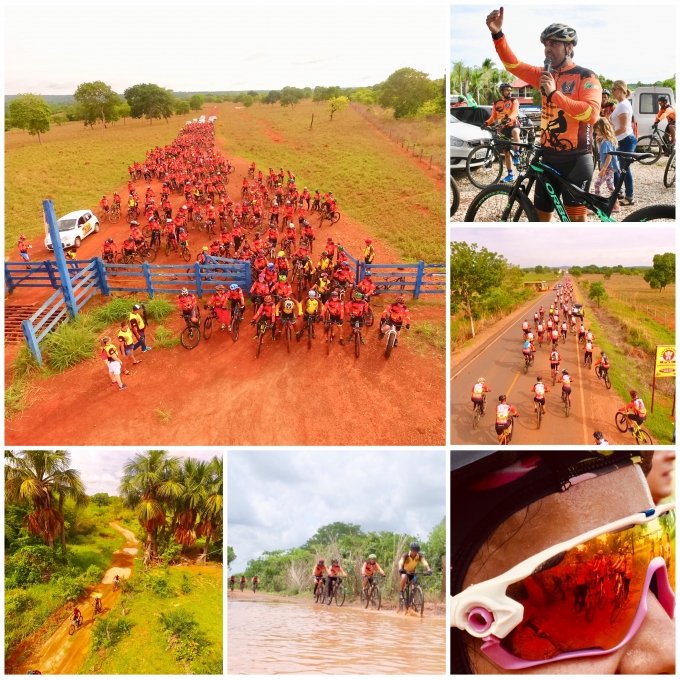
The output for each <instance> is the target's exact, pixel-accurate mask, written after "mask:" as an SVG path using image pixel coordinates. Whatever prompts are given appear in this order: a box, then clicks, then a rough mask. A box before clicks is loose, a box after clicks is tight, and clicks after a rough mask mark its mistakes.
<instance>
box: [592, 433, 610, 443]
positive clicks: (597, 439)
mask: <svg viewBox="0 0 680 680" xmlns="http://www.w3.org/2000/svg"><path fill="white" fill-rule="evenodd" d="M593 437H594V438H595V443H596V444H597V445H598V446H609V442H608V441H607V440H606V439H605V438H604V435H603V434H602V432H600V431H599V430H596V431H595V432H593Z"/></svg>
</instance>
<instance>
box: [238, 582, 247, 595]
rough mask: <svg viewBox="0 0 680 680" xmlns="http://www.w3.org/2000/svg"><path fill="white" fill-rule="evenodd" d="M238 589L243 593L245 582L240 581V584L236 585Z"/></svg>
mask: <svg viewBox="0 0 680 680" xmlns="http://www.w3.org/2000/svg"><path fill="white" fill-rule="evenodd" d="M238 587H239V588H240V589H241V592H243V591H244V590H245V589H246V582H245V581H241V582H240V583H239V584H238Z"/></svg>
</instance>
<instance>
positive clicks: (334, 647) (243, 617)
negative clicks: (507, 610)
mask: <svg viewBox="0 0 680 680" xmlns="http://www.w3.org/2000/svg"><path fill="white" fill-rule="evenodd" d="M227 630H228V643H227V669H228V672H229V673H269V674H272V673H333V674H336V673H399V674H407V673H408V674H412V673H444V672H445V670H446V661H445V656H446V641H445V640H446V638H445V636H446V621H445V618H444V617H443V616H440V617H430V618H428V616H427V614H426V615H425V617H424V618H422V619H421V618H420V617H417V616H413V617H411V616H404V615H403V614H401V615H400V614H397V613H396V612H394V611H379V612H376V611H366V610H364V609H361V608H358V607H348V606H344V607H336V606H335V605H332V606H330V607H329V606H327V605H315V604H313V603H311V602H310V603H309V604H305V603H301V602H296V601H291V602H274V601H266V600H256V601H248V600H245V599H244V600H241V599H236V598H229V606H228V609H227Z"/></svg>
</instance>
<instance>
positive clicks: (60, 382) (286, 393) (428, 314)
mask: <svg viewBox="0 0 680 680" xmlns="http://www.w3.org/2000/svg"><path fill="white" fill-rule="evenodd" d="M205 113H206V115H210V112H208V111H206V112H205ZM376 134H379V133H378V132H376ZM216 144H217V146H218V147H219V148H220V149H221V150H222V151H223V153H225V155H226V156H227V157H228V158H229V159H230V161H231V162H232V163H233V164H234V165H235V167H236V171H235V172H234V174H233V175H232V178H231V181H230V183H229V185H228V190H229V193H230V194H231V195H232V196H236V195H238V191H239V189H238V187H239V186H240V182H241V179H242V177H243V176H244V175H245V173H246V171H247V165H248V163H249V161H247V160H245V159H242V158H234V157H233V156H231V155H230V154H229V149H228V144H227V141H226V140H223V139H217V140H216ZM131 160H133V159H131ZM140 160H141V159H140ZM151 184H152V187H153V189H154V191H155V192H156V195H159V194H160V188H161V184H160V182H158V181H153V182H152V183H151ZM137 185H138V188H139V190H140V192H141V193H143V187H144V183H143V182H137ZM119 192H120V194H121V196H126V195H127V191H126V185H122V186H121V187H119ZM171 200H172V202H173V208H174V209H175V210H176V209H177V208H178V207H179V205H181V198H180V197H178V196H176V195H174V196H172V197H171ZM127 231H128V225H127V223H126V222H125V220H124V219H123V220H121V222H120V223H119V224H116V225H110V224H106V225H102V230H101V232H100V234H99V235H96V236H92V237H89V238H87V239H85V240H84V241H83V243H82V246H81V248H80V250H79V251H78V255H79V257H83V258H87V257H93V256H95V255H99V253H100V249H101V243H102V241H103V239H104V238H106V237H108V236H113V238H114V239H115V240H116V243H120V242H121V241H122V235H123V234H124V233H126V232H127ZM329 234H330V235H332V236H333V237H334V239H335V241H336V243H338V242H340V243H343V244H344V245H345V246H346V247H347V249H348V250H349V252H351V253H352V254H354V255H360V253H361V249H362V247H363V241H364V238H366V237H367V236H369V235H370V234H369V231H368V229H367V228H366V226H365V225H363V224H361V223H359V222H357V221H355V220H353V219H352V218H351V217H350V216H349V215H346V214H343V215H342V219H341V221H340V222H339V223H338V224H336V225H334V226H333V227H332V229H331V227H330V226H324V227H323V228H321V229H317V243H318V244H320V243H321V242H325V239H326V238H327V236H328V235H329ZM444 234H445V229H444V225H443V224H442V238H444ZM202 238H205V237H204V236H203V235H201V234H199V233H197V232H195V231H193V230H192V231H191V232H190V243H191V249H192V251H194V250H196V251H197V250H199V249H200V246H201V245H202V241H201V239H202ZM33 246H34V248H33V250H32V251H31V252H32V258H33V259H36V260H38V259H41V258H48V257H50V258H51V255H49V253H48V252H47V251H46V249H45V248H44V246H43V245H42V241H41V240H34V241H33ZM376 250H377V252H378V260H379V261H382V262H385V261H390V260H392V261H399V259H400V258H399V257H398V256H397V254H396V253H395V252H394V251H393V250H392V249H390V248H389V247H388V246H387V245H385V244H382V243H377V244H376ZM315 253H316V254H317V255H318V253H317V252H316V249H315ZM166 261H168V262H169V263H172V262H174V260H168V259H167V258H166V257H165V255H159V257H158V260H157V262H158V263H163V262H166ZM50 292H51V291H46V290H42V289H34V288H23V289H18V290H17V291H16V292H15V293H13V294H12V295H11V296H10V297H9V299H8V301H7V302H8V303H11V304H34V305H36V306H38V305H39V304H41V303H42V301H44V300H45V299H46V298H47V296H48V295H49V294H50ZM385 297H387V296H383V298H385ZM429 297H430V298H432V297H434V296H429ZM437 297H438V299H440V300H441V305H439V304H437V305H427V306H423V307H419V308H418V309H417V310H415V311H414V312H412V330H411V331H403V332H402V334H401V335H402V337H401V339H400V343H399V346H398V347H397V348H396V350H395V352H394V353H393V355H392V357H391V358H390V359H389V360H386V359H385V358H384V357H383V350H384V346H383V345H384V343H383V342H382V341H380V340H379V338H378V329H377V325H376V326H374V327H373V328H371V329H368V330H367V332H366V334H365V339H366V345H365V346H364V347H362V351H361V356H360V358H359V359H355V358H354V355H353V353H352V349H351V348H350V347H341V346H339V345H337V346H335V347H332V351H331V352H330V354H329V355H328V356H327V355H326V349H325V344H324V343H323V342H322V340H321V339H320V335H321V334H320V333H318V334H317V340H316V342H315V343H314V344H313V346H312V348H311V349H309V350H308V349H307V347H306V346H305V345H304V343H300V344H297V343H294V346H293V347H292V348H291V350H292V351H291V352H290V353H288V352H287V350H286V347H285V345H284V343H283V342H278V343H276V344H273V343H272V342H268V343H267V344H266V345H265V347H264V349H263V352H262V355H261V356H260V357H259V359H256V358H255V342H254V340H253V339H252V332H251V330H252V329H251V327H250V326H245V327H244V328H243V330H242V333H241V337H240V338H239V340H238V342H236V343H234V342H232V340H231V338H230V337H229V336H228V334H227V333H220V332H219V331H216V332H215V333H214V335H213V337H212V338H211V339H210V341H207V342H205V341H203V340H202V341H201V343H200V344H199V346H198V347H197V348H196V349H194V350H191V351H187V350H185V349H184V348H183V347H181V346H178V347H175V348H173V349H169V350H156V349H155V350H154V351H152V352H149V353H146V354H144V355H143V357H142V358H143V363H142V364H141V365H140V366H137V367H135V370H134V371H131V374H130V375H129V376H124V382H125V383H126V384H127V385H128V388H127V389H126V390H123V391H120V392H119V390H118V389H114V388H112V387H111V386H110V381H109V379H108V375H107V372H106V368H105V366H104V365H103V364H102V362H101V361H100V360H98V359H94V358H93V359H92V360H91V361H86V362H83V363H81V364H79V365H78V366H76V367H75V368H73V369H71V370H68V371H66V372H65V373H62V374H60V375H57V376H55V377H53V378H50V379H47V380H36V382H35V385H34V389H32V390H31V394H30V395H29V397H28V405H27V407H26V408H25V409H24V410H23V411H22V412H21V413H20V414H18V415H17V416H15V417H13V418H12V419H10V420H6V421H5V441H6V443H7V444H8V445H16V444H21V445H28V444H31V445H54V444H59V445H71V446H73V445H100V446H103V445H123V444H124V445H135V446H145V445H160V446H169V445H331V446H335V445H370V444H376V445H404V446H417V445H442V444H444V439H445V418H446V414H445V390H446V376H445V356H444V352H443V351H441V350H438V349H435V348H433V347H430V346H429V345H423V343H419V345H420V349H418V350H416V349H415V348H414V347H413V346H412V345H411V340H410V338H409V333H414V331H415V329H417V328H418V326H419V324H423V325H429V326H440V325H443V324H444V323H445V300H444V296H437ZM391 299H392V296H389V298H388V299H381V298H376V311H378V312H380V311H382V307H383V306H384V305H386V304H387V302H390V301H391ZM178 316H179V315H173V317H172V318H171V319H168V320H166V322H164V325H165V326H166V327H169V328H170V329H171V330H172V331H173V332H174V333H177V334H179V332H180V331H181V325H182V322H181V320H180V319H179V318H176V317H178ZM251 316H252V312H251V309H250V306H249V307H248V311H247V312H246V320H247V321H249V320H250V318H251ZM155 325H156V324H153V323H152V324H151V337H153V332H154V327H155ZM110 330H111V331H113V330H114V329H113V327H112V328H111V329H110ZM344 331H345V332H346V329H344ZM151 344H153V342H152V343H151ZM410 345H411V346H410ZM16 351H17V350H16V347H14V348H12V347H11V346H6V349H5V360H6V375H5V377H6V382H7V384H9V381H10V379H11V374H10V368H9V366H10V362H11V360H12V358H13V356H14V355H15V353H16Z"/></svg>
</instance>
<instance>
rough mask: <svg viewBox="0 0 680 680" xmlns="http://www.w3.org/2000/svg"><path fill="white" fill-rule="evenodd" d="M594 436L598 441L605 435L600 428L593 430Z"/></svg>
mask: <svg viewBox="0 0 680 680" xmlns="http://www.w3.org/2000/svg"><path fill="white" fill-rule="evenodd" d="M593 437H595V439H597V441H598V442H599V441H600V439H604V435H603V434H602V432H600V431H599V430H597V431H596V432H593Z"/></svg>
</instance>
